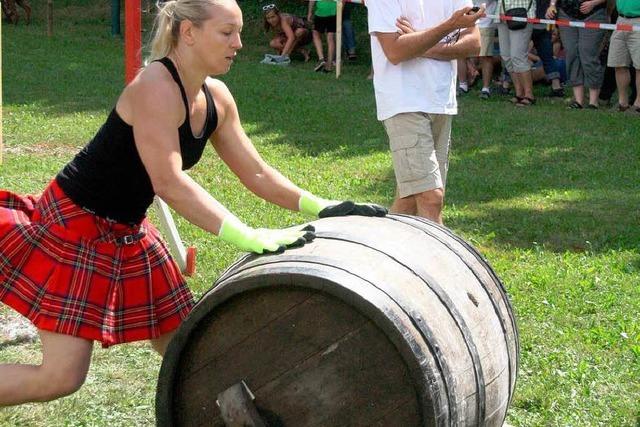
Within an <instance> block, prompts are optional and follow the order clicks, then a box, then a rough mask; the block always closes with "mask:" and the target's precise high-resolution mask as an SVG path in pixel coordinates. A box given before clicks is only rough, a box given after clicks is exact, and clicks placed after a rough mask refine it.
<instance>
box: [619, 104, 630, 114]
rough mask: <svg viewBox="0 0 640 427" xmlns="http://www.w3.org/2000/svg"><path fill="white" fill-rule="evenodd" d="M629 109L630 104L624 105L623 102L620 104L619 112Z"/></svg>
mask: <svg viewBox="0 0 640 427" xmlns="http://www.w3.org/2000/svg"><path fill="white" fill-rule="evenodd" d="M628 109H629V106H628V105H622V104H618V112H620V113H624V112H625V111H627V110H628Z"/></svg>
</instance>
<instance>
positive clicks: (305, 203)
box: [298, 191, 336, 216]
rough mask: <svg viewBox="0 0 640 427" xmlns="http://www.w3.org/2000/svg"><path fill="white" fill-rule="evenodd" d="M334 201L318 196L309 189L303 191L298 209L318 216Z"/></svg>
mask: <svg viewBox="0 0 640 427" xmlns="http://www.w3.org/2000/svg"><path fill="white" fill-rule="evenodd" d="M332 203H336V202H333V201H331V200H326V199H321V198H320V197H316V196H314V195H313V194H311V193H309V192H308V191H303V192H302V194H301V195H300V200H298V210H299V211H300V212H302V213H304V214H307V215H311V216H318V214H319V213H320V211H321V210H322V209H324V208H326V207H327V206H329V205H331V204H332Z"/></svg>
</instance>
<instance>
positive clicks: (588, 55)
mask: <svg viewBox="0 0 640 427" xmlns="http://www.w3.org/2000/svg"><path fill="white" fill-rule="evenodd" d="M474 3H476V4H477V5H478V6H479V5H480V4H483V5H484V6H485V7H486V17H484V18H482V19H480V20H479V21H478V27H479V29H480V39H481V49H480V52H479V54H478V56H477V57H471V58H464V59H458V61H457V62H458V64H457V65H458V66H457V68H458V70H457V71H458V90H457V92H458V95H459V96H462V95H465V94H467V93H469V92H470V90H471V88H472V87H474V86H475V85H477V86H478V87H479V89H480V90H479V96H480V97H481V98H482V99H490V98H491V97H493V96H495V95H496V94H499V95H507V96H509V99H510V101H511V102H512V103H513V104H514V105H515V106H517V107H530V106H533V105H535V103H536V97H535V95H534V91H533V86H534V83H541V84H544V85H548V86H549V90H548V92H547V93H546V95H547V96H549V97H557V98H564V97H568V96H570V98H569V99H568V107H569V108H571V109H577V110H579V109H592V110H596V109H599V108H602V107H603V106H609V105H613V106H614V108H615V109H617V110H618V111H620V112H624V111H629V112H633V113H637V114H639V115H640V99H639V98H638V95H637V93H638V90H637V89H638V85H639V84H640V79H639V78H638V77H640V71H638V70H640V31H610V30H605V29H593V28H578V27H570V26H557V27H556V26H551V25H547V24H531V23H526V22H518V21H506V22H505V21H498V20H496V19H495V18H492V17H494V16H496V15H512V14H513V16H520V17H523V18H524V17H528V18H542V19H561V20H567V21H573V22H585V23H589V22H591V23H603V24H604V23H617V24H627V25H636V26H640V0H617V1H616V0H488V1H487V0H474ZM335 5H336V3H335V2H334V1H331V0H319V1H310V2H309V6H308V13H307V16H306V17H297V16H293V15H289V14H284V13H280V12H279V11H278V9H277V7H276V6H275V5H274V4H269V5H266V6H264V7H263V12H264V20H265V30H267V32H271V33H273V34H274V36H273V39H272V40H271V43H270V45H271V47H272V48H274V49H275V50H276V55H271V54H267V55H265V59H264V60H263V62H264V63H271V64H276V65H286V64H289V63H290V59H289V54H291V53H293V52H294V50H295V49H297V51H298V52H301V53H302V54H303V55H302V56H303V58H304V60H305V61H308V60H309V58H310V57H309V53H308V52H309V50H308V49H307V48H306V47H305V46H307V45H310V44H313V46H314V47H315V52H316V56H317V60H318V63H317V65H316V66H315V68H314V69H315V71H325V72H329V71H331V70H332V69H333V66H334V65H335V52H336V45H335V41H336V40H335V32H336V28H335V19H336V16H335V15H336V7H335ZM353 7H354V4H353V3H346V4H345V13H344V20H343V28H342V30H343V38H342V40H343V43H342V48H343V49H344V51H345V57H346V58H347V59H349V60H355V59H356V58H357V56H356V50H355V49H356V47H355V33H354V29H353V24H352V22H351V11H352V8H353ZM281 16H284V17H285V19H281V18H280V17H281ZM323 37H324V38H325V40H326V44H327V47H326V50H325V49H323ZM311 42H313V43H311ZM616 90H617V92H618V96H617V102H616V101H615V100H614V97H613V94H614V93H615V92H616Z"/></svg>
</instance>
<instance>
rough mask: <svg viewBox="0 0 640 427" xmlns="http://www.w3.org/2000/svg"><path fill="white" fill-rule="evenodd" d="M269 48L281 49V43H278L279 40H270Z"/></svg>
mask: <svg viewBox="0 0 640 427" xmlns="http://www.w3.org/2000/svg"><path fill="white" fill-rule="evenodd" d="M269 46H270V47H272V48H274V49H281V48H282V43H280V40H279V39H273V40H271V42H269Z"/></svg>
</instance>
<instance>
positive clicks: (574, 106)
mask: <svg viewBox="0 0 640 427" xmlns="http://www.w3.org/2000/svg"><path fill="white" fill-rule="evenodd" d="M569 108H570V109H572V110H582V108H583V107H582V104H580V103H579V102H578V101H573V102H572V103H571V104H569Z"/></svg>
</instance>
